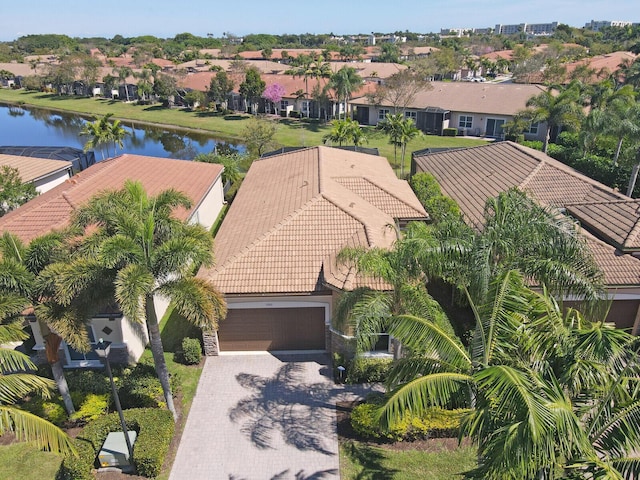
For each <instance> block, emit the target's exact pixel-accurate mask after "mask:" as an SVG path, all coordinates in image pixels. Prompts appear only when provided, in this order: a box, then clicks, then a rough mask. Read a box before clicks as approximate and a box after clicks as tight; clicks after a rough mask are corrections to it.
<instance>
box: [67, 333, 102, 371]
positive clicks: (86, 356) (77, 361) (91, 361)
mask: <svg viewBox="0 0 640 480" xmlns="http://www.w3.org/2000/svg"><path fill="white" fill-rule="evenodd" d="M87 334H88V335H89V343H90V345H91V350H89V351H88V352H86V353H83V352H79V351H77V350H75V349H74V348H73V347H72V346H71V345H66V347H67V364H68V365H70V366H80V367H89V366H94V365H101V362H100V357H98V354H97V353H96V352H95V350H94V348H95V346H96V343H97V341H96V336H95V333H94V332H93V327H92V326H91V325H88V326H87Z"/></svg>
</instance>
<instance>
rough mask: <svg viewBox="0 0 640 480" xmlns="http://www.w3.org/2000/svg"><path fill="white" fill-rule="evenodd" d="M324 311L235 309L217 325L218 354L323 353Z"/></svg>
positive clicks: (318, 309)
mask: <svg viewBox="0 0 640 480" xmlns="http://www.w3.org/2000/svg"><path fill="white" fill-rule="evenodd" d="M324 336H325V331H324V308H322V307H310V308H255V309H253V308H251V309H245V308H237V309H230V310H229V313H228V314H227V318H226V319H225V320H223V321H222V322H220V329H219V330H218V339H219V341H220V350H221V351H223V352H229V351H264V350H324V349H325V339H324Z"/></svg>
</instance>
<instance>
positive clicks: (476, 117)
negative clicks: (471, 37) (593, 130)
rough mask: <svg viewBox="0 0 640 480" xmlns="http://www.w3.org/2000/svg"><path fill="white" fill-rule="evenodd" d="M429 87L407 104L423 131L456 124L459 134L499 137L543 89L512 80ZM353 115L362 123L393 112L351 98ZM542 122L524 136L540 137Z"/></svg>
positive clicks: (388, 107) (409, 114)
mask: <svg viewBox="0 0 640 480" xmlns="http://www.w3.org/2000/svg"><path fill="white" fill-rule="evenodd" d="M431 87H432V88H431V89H430V90H425V91H422V92H419V93H418V94H417V95H416V97H415V99H414V100H413V102H411V104H410V105H408V107H407V108H406V110H405V112H404V114H405V116H406V117H410V118H413V119H414V120H415V122H416V126H417V127H418V128H419V129H420V130H422V131H423V132H425V133H433V134H436V135H442V131H443V130H444V129H445V128H457V129H458V132H459V133H460V134H461V135H472V136H482V137H490V138H497V139H502V138H503V136H504V133H503V126H504V124H505V123H506V122H508V121H510V120H512V119H513V116H514V115H515V114H516V113H518V112H519V111H521V110H524V109H525V108H526V104H527V100H529V99H530V98H531V97H533V96H535V95H538V94H540V93H542V92H543V91H544V88H543V87H541V86H539V85H515V84H512V83H473V82H432V83H431ZM349 105H350V106H351V108H355V109H356V111H355V115H354V117H355V118H356V119H357V120H358V122H360V123H361V124H363V125H377V124H378V122H379V121H381V120H384V118H385V116H386V114H388V113H394V111H393V106H392V105H391V104H390V102H387V101H385V102H382V103H380V104H377V105H372V104H371V103H370V99H369V98H368V97H366V96H365V97H360V98H355V99H353V100H351V102H350V104H349ZM545 132H546V128H545V126H544V124H538V123H533V124H531V126H530V128H529V130H528V131H525V132H524V134H525V138H526V139H527V140H543V139H544V135H545Z"/></svg>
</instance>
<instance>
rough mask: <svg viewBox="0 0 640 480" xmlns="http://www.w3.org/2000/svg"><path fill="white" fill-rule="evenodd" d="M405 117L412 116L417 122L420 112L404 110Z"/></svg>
mask: <svg viewBox="0 0 640 480" xmlns="http://www.w3.org/2000/svg"><path fill="white" fill-rule="evenodd" d="M404 118H410V119H411V120H413V123H416V120H417V118H418V112H404Z"/></svg>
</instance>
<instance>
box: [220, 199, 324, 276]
mask: <svg viewBox="0 0 640 480" xmlns="http://www.w3.org/2000/svg"><path fill="white" fill-rule="evenodd" d="M320 200H322V198H321V196H319V195H317V196H315V197H312V198H311V199H309V201H308V202H306V203H305V204H304V205H302V206H301V207H300V208H298V209H296V210H294V211H293V212H291V213H290V214H289V215H287V216H286V217H284V218H283V219H282V220H280V221H279V222H278V223H277V224H275V225H274V226H273V227H271V228H270V229H269V230H267V231H266V232H264V233H263V234H261V235H260V236H259V237H257V238H256V239H255V240H253V241H252V242H251V243H248V244H247V245H245V246H244V247H242V249H241V250H240V251H239V252H236V253H235V254H233V255H232V256H230V257H229V258H228V259H227V260H226V261H225V263H224V264H223V265H220V266H218V265H216V266H214V267H213V268H212V269H211V271H213V272H218V273H221V272H224V271H225V270H226V269H227V266H228V265H230V264H232V263H234V262H235V261H236V260H238V259H240V258H242V257H245V256H246V255H247V254H248V253H249V252H250V251H251V250H253V248H254V247H255V246H257V245H259V244H260V243H262V242H263V241H264V240H266V239H267V238H268V237H270V236H271V235H272V234H273V233H275V232H277V231H278V230H281V229H282V228H283V227H284V226H285V225H288V224H289V223H291V222H292V221H293V219H294V218H295V217H298V216H299V215H300V214H301V213H302V212H303V211H305V210H307V209H308V208H309V207H310V206H311V205H312V204H315V203H318V202H319V201H320ZM214 252H215V240H214Z"/></svg>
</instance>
